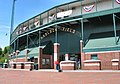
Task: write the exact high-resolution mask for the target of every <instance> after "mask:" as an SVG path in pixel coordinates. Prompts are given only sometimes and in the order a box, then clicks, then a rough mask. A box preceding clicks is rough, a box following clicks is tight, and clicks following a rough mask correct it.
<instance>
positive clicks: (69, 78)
mask: <svg viewBox="0 0 120 84" xmlns="http://www.w3.org/2000/svg"><path fill="white" fill-rule="evenodd" d="M0 84H120V72H49V71H46V72H45V71H21V70H3V69H0Z"/></svg>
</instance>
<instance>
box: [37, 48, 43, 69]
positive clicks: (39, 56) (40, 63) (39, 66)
mask: <svg viewBox="0 0 120 84" xmlns="http://www.w3.org/2000/svg"><path fill="white" fill-rule="evenodd" d="M42 56H43V49H42V48H40V47H39V55H38V69H42Z"/></svg>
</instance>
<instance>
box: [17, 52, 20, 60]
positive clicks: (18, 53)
mask: <svg viewBox="0 0 120 84" xmlns="http://www.w3.org/2000/svg"><path fill="white" fill-rule="evenodd" d="M19 52H20V51H19V50H17V51H16V62H17V57H18V54H19Z"/></svg>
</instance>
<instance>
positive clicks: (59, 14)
mask: <svg viewBox="0 0 120 84" xmlns="http://www.w3.org/2000/svg"><path fill="white" fill-rule="evenodd" d="M71 14H72V10H67V11H63V12H59V13H57V18H63V17H65V16H69V15H71Z"/></svg>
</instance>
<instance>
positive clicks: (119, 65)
mask: <svg viewBox="0 0 120 84" xmlns="http://www.w3.org/2000/svg"><path fill="white" fill-rule="evenodd" d="M118 69H119V70H120V52H119V61H118Z"/></svg>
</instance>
